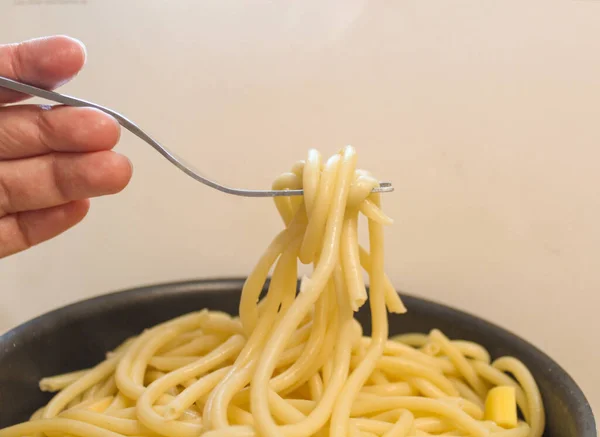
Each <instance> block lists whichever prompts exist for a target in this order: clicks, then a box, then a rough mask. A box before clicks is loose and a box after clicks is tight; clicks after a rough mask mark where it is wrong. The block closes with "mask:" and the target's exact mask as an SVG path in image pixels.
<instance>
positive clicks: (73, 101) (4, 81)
mask: <svg viewBox="0 0 600 437" xmlns="http://www.w3.org/2000/svg"><path fill="white" fill-rule="evenodd" d="M0 87H3V88H8V89H10V90H13V91H18V92H20V93H23V94H28V95H30V96H36V97H41V98H42V99H46V100H50V101H52V102H57V103H62V104H63V105H67V106H78V107H90V108H96V109H99V110H100V111H102V112H105V113H107V114H109V115H111V116H113V117H114V118H115V119H116V120H117V121H118V122H119V124H120V125H121V126H123V127H124V128H125V129H127V130H128V131H130V132H131V133H132V134H134V135H135V136H137V137H138V138H141V139H142V140H144V141H145V142H146V143H148V144H149V145H150V146H152V147H153V148H154V149H155V150H156V151H157V152H158V153H160V154H161V155H162V156H163V157H164V158H166V159H167V160H168V161H169V162H170V163H171V164H173V165H174V166H175V167H177V168H178V169H179V170H181V171H182V172H184V173H185V174H187V175H188V176H190V177H192V178H193V179H195V180H197V181H198V182H201V183H203V184H204V185H207V186H209V187H211V188H214V189H215V190H219V191H221V192H223V193H227V194H233V195H235V196H244V197H276V196H300V195H302V194H303V190H248V189H243V188H231V187H227V186H225V185H222V184H220V183H218V182H216V181H213V180H211V179H209V178H207V177H206V176H202V174H201V173H200V172H199V171H198V170H196V169H195V168H194V167H193V166H191V165H190V164H189V163H187V162H186V161H184V160H183V159H181V158H180V157H178V156H177V155H175V154H174V153H173V152H171V151H170V150H168V149H167V148H165V147H164V146H162V145H161V144H160V143H159V142H158V141H156V140H155V139H154V138H152V137H151V136H150V135H148V134H147V133H146V132H144V131H143V130H142V129H141V128H140V127H138V126H137V125H136V124H135V123H134V122H132V121H131V120H129V119H128V118H127V117H125V116H123V115H121V114H119V113H118V112H116V111H113V110H112V109H109V108H105V107H104V106H100V105H97V104H95V103H92V102H88V101H86V100H82V99H78V98H75V97H71V96H66V95H64V94H60V93H57V92H54V91H48V90H44V89H42V88H38V87H35V86H32V85H27V84H25V83H22V82H17V81H15V80H12V79H9V78H7V77H2V76H0ZM390 191H394V187H393V186H392V184H391V183H390V182H380V186H379V187H377V188H375V189H374V190H373V192H378V193H387V192H390Z"/></svg>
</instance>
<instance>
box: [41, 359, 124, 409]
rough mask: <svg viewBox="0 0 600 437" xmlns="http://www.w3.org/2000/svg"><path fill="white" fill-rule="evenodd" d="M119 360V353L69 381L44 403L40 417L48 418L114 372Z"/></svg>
mask: <svg viewBox="0 0 600 437" xmlns="http://www.w3.org/2000/svg"><path fill="white" fill-rule="evenodd" d="M118 360H119V355H116V356H113V357H111V358H109V359H107V360H105V361H103V362H101V363H100V364H98V365H97V366H96V367H94V368H93V369H92V370H90V371H89V372H87V373H86V374H85V375H84V376H82V377H81V378H79V379H78V380H77V381H75V382H73V383H71V384H70V385H69V386H67V387H66V388H65V389H63V390H61V391H60V392H59V393H58V394H57V395H56V396H54V398H52V400H51V401H50V402H49V403H48V405H46V408H45V410H44V414H43V415H42V418H44V419H49V418H52V417H55V416H56V415H57V414H58V413H60V412H61V411H62V410H63V409H64V408H65V407H66V406H67V405H68V404H69V402H71V401H72V400H73V399H75V398H76V397H77V396H79V395H80V394H81V393H83V392H84V391H85V390H87V389H88V388H89V387H91V386H93V385H95V384H97V383H98V382H99V381H102V380H104V379H105V378H106V377H108V375H110V374H111V373H112V372H114V370H115V368H116V366H117V363H118Z"/></svg>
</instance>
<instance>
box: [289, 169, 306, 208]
mask: <svg viewBox="0 0 600 437" xmlns="http://www.w3.org/2000/svg"><path fill="white" fill-rule="evenodd" d="M305 165H306V162H305V161H304V160H301V161H297V162H296V163H295V164H294V165H293V166H292V173H294V174H295V175H296V180H295V184H294V185H293V186H289V187H287V188H288V189H294V187H298V188H299V189H301V188H302V185H303V183H304V166H305ZM289 199H290V205H291V206H292V217H293V216H294V215H295V214H296V212H298V210H299V209H300V208H302V209H304V206H303V205H304V196H290V197H289Z"/></svg>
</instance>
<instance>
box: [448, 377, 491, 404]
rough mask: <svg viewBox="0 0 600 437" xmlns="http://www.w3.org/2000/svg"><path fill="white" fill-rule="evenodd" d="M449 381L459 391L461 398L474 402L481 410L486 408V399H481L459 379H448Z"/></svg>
mask: <svg viewBox="0 0 600 437" xmlns="http://www.w3.org/2000/svg"><path fill="white" fill-rule="evenodd" d="M448 380H449V381H450V382H451V383H452V385H453V386H454V387H455V388H456V390H458V394H459V396H461V397H463V398H465V399H467V400H469V401H471V402H473V403H474V404H475V405H477V406H478V407H479V408H481V409H483V408H484V406H485V403H484V399H483V398H481V397H479V395H478V394H477V393H475V392H474V391H473V389H472V388H471V387H469V386H468V385H467V384H465V383H464V382H463V381H461V380H460V379H458V378H448Z"/></svg>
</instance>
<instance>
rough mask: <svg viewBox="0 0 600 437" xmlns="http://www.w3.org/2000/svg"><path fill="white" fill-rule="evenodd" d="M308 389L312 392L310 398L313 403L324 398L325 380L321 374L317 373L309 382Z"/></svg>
mask: <svg viewBox="0 0 600 437" xmlns="http://www.w3.org/2000/svg"><path fill="white" fill-rule="evenodd" d="M308 387H309V390H310V398H311V399H312V400H313V401H318V400H320V399H321V398H322V397H323V380H322V379H321V375H319V373H318V372H317V373H315V374H314V375H313V376H311V377H310V379H309V380H308Z"/></svg>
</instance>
